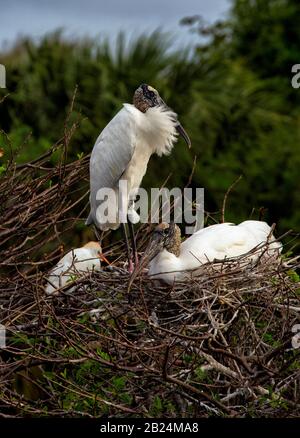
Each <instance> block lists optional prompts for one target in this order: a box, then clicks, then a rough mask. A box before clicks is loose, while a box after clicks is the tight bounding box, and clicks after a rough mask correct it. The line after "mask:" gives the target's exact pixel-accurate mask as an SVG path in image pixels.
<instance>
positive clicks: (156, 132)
mask: <svg viewBox="0 0 300 438" xmlns="http://www.w3.org/2000/svg"><path fill="white" fill-rule="evenodd" d="M177 125H178V121H177V115H176V114H175V113H174V112H173V111H171V110H170V109H168V108H167V107H165V106H154V107H152V108H149V109H147V111H146V112H142V111H140V110H139V109H137V108H136V107H135V106H134V105H131V104H128V103H125V104H124V105H123V108H122V109H121V110H120V111H119V112H118V113H117V114H116V116H115V117H114V118H113V119H112V120H111V121H110V122H109V123H108V125H107V126H106V127H105V128H104V129H103V131H102V132H101V134H100V135H99V137H98V139H97V141H96V143H95V146H94V148H93V151H92V155H91V160H90V190H91V192H90V206H91V212H90V215H89V217H88V220H87V224H90V223H94V224H95V225H96V226H97V227H98V228H100V229H101V230H107V229H116V228H118V226H119V220H118V205H119V204H118V193H119V188H118V183H119V180H124V181H127V183H128V186H127V188H128V193H127V195H128V196H127V199H124V200H123V202H124V206H125V208H126V209H128V206H129V211H128V210H126V211H125V217H126V215H127V213H130V214H131V217H132V218H133V220H132V221H133V222H136V221H137V220H138V215H137V213H136V212H135V211H134V209H133V206H132V204H133V201H134V199H135V197H136V194H137V190H138V188H139V186H140V184H141V181H142V179H143V176H144V175H145V173H146V170H147V165H148V161H149V159H150V157H151V155H152V154H154V153H157V154H158V155H163V154H168V153H170V152H171V150H172V147H173V144H174V142H175V140H176V136H177V131H176V126H177ZM101 188H111V189H112V190H113V191H114V193H115V197H112V198H110V199H109V204H108V205H109V207H108V208H109V210H110V212H111V215H112V217H113V218H114V220H110V221H106V218H105V217H104V216H101V214H100V210H98V213H96V212H97V208H98V207H99V205H100V204H101V200H99V199H97V192H98V190H99V189H101ZM130 201H132V202H130ZM130 204H131V205H130ZM105 214H106V212H105Z"/></svg>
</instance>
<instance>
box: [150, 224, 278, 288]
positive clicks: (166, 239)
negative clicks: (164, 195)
mask: <svg viewBox="0 0 300 438" xmlns="http://www.w3.org/2000/svg"><path fill="white" fill-rule="evenodd" d="M256 247H257V250H255V251H253V253H252V254H249V259H252V260H253V259H257V258H258V257H259V256H260V255H261V254H262V253H263V252H266V254H267V256H278V255H279V253H280V252H281V247H282V245H281V244H280V243H279V242H278V241H276V240H275V237H274V236H273V235H272V229H271V227H270V226H269V225H268V224H267V223H266V222H261V221H253V220H248V221H244V222H242V223H240V224H239V225H235V224H231V223H223V224H216V225H211V226H209V227H207V228H203V229H201V230H199V231H197V232H196V233H194V234H193V235H192V236H190V237H189V238H188V239H186V240H185V241H184V242H182V243H181V232H180V228H179V227H178V226H177V225H175V224H174V223H173V224H170V225H169V224H165V223H162V224H160V225H158V226H157V227H156V229H155V231H154V233H153V236H152V239H151V242H150V244H149V246H148V249H147V250H146V252H145V256H144V257H145V260H150V263H149V271H148V275H149V276H150V278H152V279H160V280H163V281H165V282H166V283H169V284H173V283H174V281H182V280H184V279H185V278H187V276H188V275H189V274H188V273H187V271H191V270H195V269H197V268H200V267H201V265H203V264H205V263H208V262H213V261H217V260H224V259H227V258H233V257H239V256H242V255H244V254H247V253H248V252H249V251H251V250H254V249H255V248H256ZM143 264H144V263H143Z"/></svg>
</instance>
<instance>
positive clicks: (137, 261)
mask: <svg viewBox="0 0 300 438" xmlns="http://www.w3.org/2000/svg"><path fill="white" fill-rule="evenodd" d="M127 220H128V227H129V233H130V240H131V246H132V251H133V256H134V264H135V267H137V266H138V264H139V257H138V253H137V247H136V237H135V234H134V227H133V223H132V222H130V219H129V218H127Z"/></svg>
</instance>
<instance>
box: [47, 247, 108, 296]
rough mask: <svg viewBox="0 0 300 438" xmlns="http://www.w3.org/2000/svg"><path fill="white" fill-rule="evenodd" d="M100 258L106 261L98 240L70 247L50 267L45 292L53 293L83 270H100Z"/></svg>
mask: <svg viewBox="0 0 300 438" xmlns="http://www.w3.org/2000/svg"><path fill="white" fill-rule="evenodd" d="M101 259H104V260H105V261H106V259H105V257H104V256H103V255H102V253H101V246H100V244H99V243H98V242H88V243H86V244H85V245H84V246H83V247H81V248H75V249H72V250H71V251H69V252H68V253H67V254H66V255H65V256H64V257H63V258H62V259H61V260H60V261H59V262H58V263H57V265H56V266H55V267H54V268H53V269H52V271H51V273H50V275H49V277H48V278H47V285H46V288H45V291H46V293H47V294H48V295H51V294H53V293H55V292H56V291H57V289H60V288H61V287H63V286H65V285H66V284H67V283H68V282H69V281H72V279H73V278H74V277H78V275H80V274H82V273H84V272H91V271H93V270H94V271H100V269H101V262H100V260H101Z"/></svg>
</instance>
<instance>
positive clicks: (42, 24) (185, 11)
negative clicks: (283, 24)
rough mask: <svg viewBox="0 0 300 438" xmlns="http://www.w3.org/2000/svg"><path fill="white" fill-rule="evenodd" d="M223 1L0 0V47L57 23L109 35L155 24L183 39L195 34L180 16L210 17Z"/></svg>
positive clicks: (222, 10) (220, 13)
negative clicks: (189, 30)
mask: <svg viewBox="0 0 300 438" xmlns="http://www.w3.org/2000/svg"><path fill="white" fill-rule="evenodd" d="M229 6H230V0H0V46H3V45H4V46H5V45H7V44H11V43H12V42H13V41H14V40H15V38H16V37H17V36H20V35H32V36H34V37H38V36H40V35H43V34H44V33H45V32H48V31H51V30H54V29H56V28H58V27H64V28H65V30H66V34H68V35H74V36H79V35H80V36H81V35H89V36H95V35H98V34H105V35H107V36H109V37H110V38H111V39H112V40H113V39H114V37H115V35H116V34H117V33H118V31H119V30H124V31H126V32H127V33H129V34H138V33H141V32H144V31H151V30H154V29H155V28H157V27H159V26H161V27H163V29H165V30H170V29H172V30H173V31H175V32H176V31H177V40H178V42H177V43H179V44H186V43H188V42H189V41H191V40H193V38H195V37H193V36H192V35H190V34H189V32H188V31H187V29H186V28H182V27H180V26H178V22H179V20H180V19H181V18H182V17H185V16H190V15H195V14H198V15H202V16H203V17H204V18H205V19H206V20H207V21H210V22H213V21H215V20H217V19H218V18H222V17H224V16H225V15H226V12H227V11H228V9H229Z"/></svg>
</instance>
